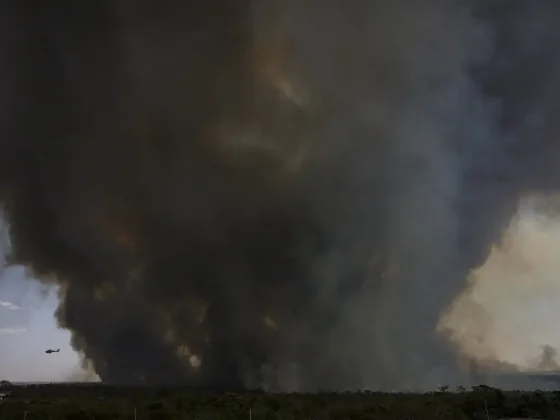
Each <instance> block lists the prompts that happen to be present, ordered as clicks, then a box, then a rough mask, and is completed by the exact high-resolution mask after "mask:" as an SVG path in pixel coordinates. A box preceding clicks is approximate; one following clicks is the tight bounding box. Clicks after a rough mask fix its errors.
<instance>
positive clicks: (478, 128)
mask: <svg viewBox="0 0 560 420" xmlns="http://www.w3.org/2000/svg"><path fill="white" fill-rule="evenodd" d="M9 3H12V4H9V5H7V6H3V10H2V11H3V13H2V14H1V16H2V18H1V19H2V24H1V25H0V28H1V29H0V31H2V36H1V37H0V40H1V41H0V43H1V44H0V45H1V47H0V51H1V52H2V60H1V63H2V67H1V68H0V83H1V91H2V97H1V100H0V105H1V108H0V117H1V120H0V121H1V123H0V126H1V128H2V135H1V136H0V201H1V202H2V203H3V205H4V208H5V213H6V217H7V220H8V222H9V225H10V234H11V241H12V257H11V258H12V262H13V263H18V264H24V265H26V266H28V267H30V268H31V269H32V270H33V273H34V275H35V276H36V277H38V278H39V279H41V281H43V282H46V283H49V284H57V285H59V286H60V289H59V290H60V298H61V304H60V308H59V310H58V312H57V317H58V321H59V323H60V325H61V326H62V327H64V328H67V329H69V330H70V331H71V332H72V337H73V338H72V345H73V347H74V348H75V349H76V350H77V351H79V352H80V353H81V354H82V355H83V357H84V360H85V363H86V364H87V366H91V367H92V369H93V370H94V371H95V372H96V373H97V374H98V375H99V377H100V378H101V379H102V380H103V381H106V382H109V383H151V384H153V383H160V384H162V383H172V384H178V383H188V384H193V385H210V386H220V387H247V386H256V385H261V386H267V387H269V388H270V389H281V390H304V389H305V390H315V389H318V388H328V389H357V388H365V387H368V388H377V387H380V388H385V389H399V388H404V387H426V386H432V385H436V384H443V383H448V384H449V383H452V382H465V380H466V379H467V378H466V377H463V376H461V372H460V366H461V365H460V364H459V363H458V362H457V358H458V357H459V356H458V355H457V354H456V352H455V351H454V350H453V348H452V347H451V346H450V345H449V344H448V341H447V338H446V337H445V335H444V334H443V335H442V334H439V335H438V334H437V332H436V325H437V324H438V319H439V317H440V315H441V313H442V312H443V311H444V310H445V309H446V308H447V307H448V305H449V304H450V303H451V302H452V300H453V299H454V298H455V296H457V295H458V294H459V292H461V290H463V288H464V287H465V285H466V279H467V277H468V274H469V272H470V270H471V269H472V268H475V267H478V266H480V265H481V264H482V263H483V262H484V261H485V259H486V257H487V256H488V253H489V251H490V250H491V247H492V245H493V244H494V243H496V242H497V241H499V240H500V238H501V236H502V233H503V231H504V230H505V228H506V227H507V226H508V225H509V222H510V219H511V217H512V215H513V214H515V212H516V210H517V204H518V202H519V199H520V197H522V196H524V195H525V194H528V193H533V192H546V191H549V190H554V189H556V188H557V187H558V181H559V180H560V177H559V173H560V172H559V171H558V170H557V167H558V164H560V154H559V151H560V149H559V148H558V142H557V141H556V137H555V136H556V135H557V132H556V131H557V121H558V119H557V118H555V117H556V115H555V112H556V108H557V107H558V105H559V104H560V102H559V101H558V99H557V98H560V96H559V95H558V92H557V89H558V87H559V86H560V85H559V84H558V82H560V77H559V75H558V62H557V60H558V59H560V56H558V55H557V54H556V51H555V47H556V45H558V41H560V36H559V35H560V28H558V26H557V22H558V18H560V4H558V2H556V1H552V0H550V1H549V0H541V1H539V2H535V1H522V0H509V1H506V0H496V1H492V2H488V1H483V0H480V1H478V0H424V1H421V2H420V1H413V0H410V1H393V0H367V1H366V0H364V1H353V2H348V1H342V0H324V1H322V2H321V5H320V6H318V5H317V4H316V2H312V1H306V0H297V1H296V0H290V1H284V2H281V3H280V2H276V1H273V0H261V1H254V2H252V1H250V0H205V1H202V0H193V1H183V2H179V1H166V2H165V1H164V2H163V3H161V2H160V3H157V5H156V3H155V2H148V1H147V0H143V1H134V2H133V1H127V0H120V1H109V0H98V1H96V2H89V3H88V4H87V5H86V4H85V3H78V2H71V1H63V2H59V3H58V5H57V7H56V8H45V7H43V6H44V5H43V3H39V2H38V1H37V0H27V1H20V2H15V1H13V2H9Z"/></svg>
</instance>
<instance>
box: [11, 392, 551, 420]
mask: <svg viewBox="0 0 560 420" xmlns="http://www.w3.org/2000/svg"><path fill="white" fill-rule="evenodd" d="M6 392H8V395H6V396H5V397H4V399H3V400H2V401H1V402H0V419H2V420H11V419H17V420H22V419H24V418H25V419H26V420H36V419H45V420H47V419H49V420H56V419H76V420H78V419H80V420H87V419H131V420H133V419H135V418H136V419H154V420H163V419H169V420H171V419H193V420H206V419H208V420H209V419H216V420H218V419H251V420H261V419H263V420H264V419H274V420H288V419H302V420H312V419H313V420H327V419H328V420H338V419H340V420H342V419H368V420H369V419H390V420H397V419H403V420H404V419H417V420H423V419H426V420H434V419H436V420H437V419H484V420H487V419H498V418H508V417H509V418H513V417H518V418H519V417H524V418H543V419H544V418H547V419H556V418H560V392H541V391H536V392H521V391H514V392H510V391H508V392H504V391H501V390H498V389H493V388H489V387H486V386H479V387H475V388H473V389H472V390H469V391H467V390H464V389H458V390H456V391H454V392H451V391H449V390H447V389H445V388H442V389H441V390H440V391H438V392H432V393H426V394H396V393H371V392H362V393H355V392H347V393H318V394H268V393H264V392H245V393H217V392H215V391H212V390H209V389H196V390H193V389H184V388H160V389H154V388H148V387H136V388H132V387H130V388H124V387H110V386H103V385H79V384H78V385H34V386H25V387H23V386H22V387H16V386H11V385H10V384H4V386H3V387H2V389H1V390H0V393H6Z"/></svg>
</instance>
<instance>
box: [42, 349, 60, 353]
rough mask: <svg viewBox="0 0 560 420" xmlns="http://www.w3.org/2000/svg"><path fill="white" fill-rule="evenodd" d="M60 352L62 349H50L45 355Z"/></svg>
mask: <svg viewBox="0 0 560 420" xmlns="http://www.w3.org/2000/svg"><path fill="white" fill-rule="evenodd" d="M59 351H60V349H56V350H52V349H48V350H46V351H45V353H47V354H51V353H58V352H59Z"/></svg>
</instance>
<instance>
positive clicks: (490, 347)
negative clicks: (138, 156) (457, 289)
mask: <svg viewBox="0 0 560 420" xmlns="http://www.w3.org/2000/svg"><path fill="white" fill-rule="evenodd" d="M539 204H542V200H541V199H540V198H528V199H527V200H525V201H524V202H523V203H522V204H521V205H520V208H519V212H518V215H517V217H515V218H514V219H513V220H512V222H511V225H510V228H509V229H508V231H507V232H506V235H505V237H504V240H503V241H502V243H501V244H497V245H495V246H494V249H493V250H492V252H491V253H490V256H489V258H488V259H487V261H486V262H485V263H484V264H483V265H482V266H481V267H478V268H477V269H475V270H474V271H473V272H472V273H471V276H470V277H469V279H468V282H467V287H466V288H465V291H464V292H463V293H462V294H460V295H459V296H458V297H457V299H456V300H455V302H454V303H453V304H452V305H451V307H450V309H449V311H448V312H447V314H446V315H445V316H444V317H443V318H442V321H441V325H440V327H441V326H443V327H445V329H446V331H448V334H449V336H450V339H451V340H452V341H453V342H454V343H455V344H456V345H457V346H458V348H459V349H461V351H463V352H464V353H466V354H468V355H469V356H471V357H475V358H478V359H496V360H500V361H504V362H507V363H511V364H514V365H516V366H518V367H520V368H523V369H534V368H537V364H538V362H539V358H540V355H541V354H542V348H543V346H545V345H549V346H552V347H555V348H560V330H558V328H557V327H556V326H557V320H558V319H559V318H560V246H558V245H560V218H559V217H558V216H551V215H546V214H543V213H542V212H539V211H537V210H536V209H537V208H538V207H539ZM1 227H4V228H5V226H0V228H1ZM0 230H1V229H0ZM5 245H6V241H5V243H4V248H5V247H6V246H5ZM8 245H9V244H8ZM0 263H2V260H0ZM2 265H3V264H0V266H2ZM57 304H58V302H57V296H56V290H54V289H45V286H41V285H39V283H38V282H36V281H34V280H32V279H30V278H28V277H27V275H26V271H25V269H24V268H23V267H18V266H12V267H5V268H4V269H3V270H1V271H0V358H1V361H2V363H0V379H7V380H10V381H25V382H29V381H49V382H50V381H53V382H54V381H65V380H76V379H77V375H79V372H80V371H81V369H80V368H79V357H78V355H77V354H76V353H75V352H74V351H73V349H72V348H71V346H70V344H69V343H70V334H69V333H68V332H67V331H64V330H61V329H59V328H58V327H57V325H56V322H55V317H54V312H55V310H56V307H57ZM48 348H53V349H56V348H60V353H57V354H51V355H49V354H45V350H46V349H48Z"/></svg>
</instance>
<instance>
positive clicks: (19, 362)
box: [0, 221, 81, 382]
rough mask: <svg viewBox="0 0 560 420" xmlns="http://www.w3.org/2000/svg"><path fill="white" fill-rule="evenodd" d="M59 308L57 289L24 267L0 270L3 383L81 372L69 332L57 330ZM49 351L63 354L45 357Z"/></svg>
mask: <svg viewBox="0 0 560 420" xmlns="http://www.w3.org/2000/svg"><path fill="white" fill-rule="evenodd" d="M0 223H1V221H0ZM3 228H5V226H4V225H0V230H2V229H3ZM4 232H5V231H4ZM5 245H6V243H5V242H4V246H5ZM4 251H5V249H4ZM0 255H1V253H0ZM1 258H2V259H0V263H2V264H0V266H2V265H4V264H3V262H4V261H3V257H1ZM57 305H58V301H57V296H56V290H55V289H50V290H49V289H45V287H44V286H41V285H39V283H38V282H36V281H34V280H32V279H30V278H28V277H27V275H26V273H25V269H24V268H23V267H20V266H12V267H5V268H3V269H2V270H1V271H0V360H1V362H0V380H4V379H5V380H9V381H22V382H35V381H37V382H43V381H46V382H51V381H64V380H72V379H73V377H74V376H75V375H76V373H77V372H80V371H81V369H80V368H79V357H78V355H77V354H76V353H75V352H74V351H73V350H72V348H71V347H70V333H69V332H68V331H64V330H61V329H59V328H57V325H56V321H55V317H54V311H55V310H56V307H57ZM48 348H52V349H57V348H59V349H60V353H53V354H46V353H45V350H47V349H48Z"/></svg>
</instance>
